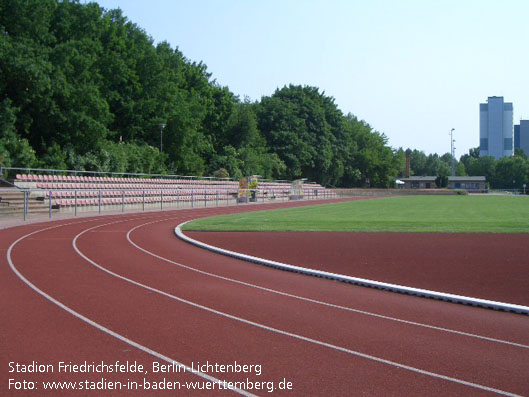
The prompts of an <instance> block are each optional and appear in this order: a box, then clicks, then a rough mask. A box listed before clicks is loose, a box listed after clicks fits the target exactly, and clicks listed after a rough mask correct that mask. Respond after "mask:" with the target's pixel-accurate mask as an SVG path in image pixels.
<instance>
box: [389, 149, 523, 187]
mask: <svg viewBox="0 0 529 397" xmlns="http://www.w3.org/2000/svg"><path fill="white" fill-rule="evenodd" d="M408 154H409V155H410V168H411V174H412V175H422V176H424V175H431V176H440V177H445V176H449V175H451V161H452V156H451V155H450V154H449V153H446V154H444V155H442V156H439V155H437V154H429V155H426V154H425V153H424V152H421V151H418V150H410V149H408ZM397 155H398V156H399V157H405V156H406V153H405V152H404V151H403V150H402V149H399V150H398V152H397ZM454 171H455V174H456V176H485V177H486V178H487V182H488V183H489V186H490V187H491V188H493V189H523V185H524V184H526V185H529V159H528V158H527V156H526V155H525V153H524V152H523V150H520V149H516V150H515V154H514V156H513V157H503V158H501V159H495V158H494V157H492V156H483V157H480V156H479V147H477V148H472V149H470V150H469V152H468V153H467V154H464V155H462V156H461V157H460V159H459V161H457V160H456V159H454ZM445 180H446V179H445ZM528 190H529V189H528Z"/></svg>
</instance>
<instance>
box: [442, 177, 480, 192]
mask: <svg viewBox="0 0 529 397" xmlns="http://www.w3.org/2000/svg"><path fill="white" fill-rule="evenodd" d="M447 187H448V189H465V190H487V179H486V178H485V177H484V176H449V177H448V186H447Z"/></svg>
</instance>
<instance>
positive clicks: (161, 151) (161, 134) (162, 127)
mask: <svg viewBox="0 0 529 397" xmlns="http://www.w3.org/2000/svg"><path fill="white" fill-rule="evenodd" d="M164 128H165V124H163V123H162V124H160V166H162V165H163V156H162V153H163V129H164ZM161 172H162V169H161V168H160V173H161Z"/></svg>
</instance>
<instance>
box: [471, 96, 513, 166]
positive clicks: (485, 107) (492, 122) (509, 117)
mask: <svg viewBox="0 0 529 397" xmlns="http://www.w3.org/2000/svg"><path fill="white" fill-rule="evenodd" d="M513 153H514V142H513V106H512V103H511V102H504V101H503V97H501V96H500V97H496V96H493V97H489V98H488V100H487V103H480V105H479V156H480V157H482V156H493V157H495V158H497V159H499V158H501V157H507V156H512V155H513Z"/></svg>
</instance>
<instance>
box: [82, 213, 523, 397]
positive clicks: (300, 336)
mask: <svg viewBox="0 0 529 397" xmlns="http://www.w3.org/2000/svg"><path fill="white" fill-rule="evenodd" d="M113 223H117V222H111V223H107V224H103V225H98V226H94V227H91V228H88V229H86V230H84V231H82V232H81V233H79V234H77V235H76V236H75V238H74V239H73V241H72V246H73V248H74V250H75V251H76V252H77V253H78V254H79V256H81V257H82V258H83V259H85V260H86V261H87V262H88V263H90V264H92V265H93V266H95V267H97V268H98V269H100V270H102V271H104V272H106V273H108V274H110V275H112V276H114V277H116V278H119V279H121V280H123V281H126V282H128V283H131V284H133V285H136V286H138V287H141V288H145V289H146V290H148V291H152V292H155V293H157V294H160V295H162V296H165V297H167V298H170V299H173V300H176V301H178V302H181V303H184V304H187V305H190V306H192V307H195V308H197V309H201V310H204V311H207V312H209V313H213V314H216V315H218V316H221V317H225V318H229V319H231V320H234V321H238V322H241V323H244V324H248V325H251V326H253V327H256V328H260V329H264V330H266V331H270V332H274V333H277V334H280V335H284V336H289V337H291V338H294V339H299V340H302V341H305V342H309V343H312V344H315V345H318V346H323V347H327V348H330V349H333V350H337V351H340V352H343V353H347V354H351V355H354V356H357V357H362V358H365V359H368V360H372V361H375V362H378V363H382V364H386V365H390V366H393V367H397V368H401V369H405V370H408V371H411V372H415V373H419V374H421V375H427V376H431V377H433V378H437V379H442V380H446V381H449V382H453V383H458V384H462V385H465V386H469V387H473V388H476V389H480V390H485V391H489V392H493V393H497V394H500V395H504V396H512V397H515V396H516V397H519V395H517V394H513V393H509V392H506V391H504V390H499V389H495V388H492V387H488V386H483V385H480V384H477V383H472V382H467V381H465V380H461V379H457V378H452V377H450V376H445V375H440V374H436V373H435V372H430V371H426V370H422V369H419V368H415V367H412V366H409V365H405V364H400V363H397V362H395V361H390V360H385V359H383V358H379V357H376V356H372V355H369V354H365V353H361V352H358V351H355V350H351V349H347V348H344V347H340V346H336V345H333V344H330V343H326V342H322V341H319V340H316V339H312V338H308V337H306V336H302V335H298V334H294V333H292V332H287V331H283V330H280V329H277V328H273V327H269V326H267V325H264V324H260V323H257V322H254V321H250V320H247V319H244V318H242V317H237V316H234V315H231V314H228V313H224V312H221V311H219V310H215V309H212V308H210V307H207V306H204V305H200V304H198V303H195V302H191V301H189V300H186V299H184V298H180V297H178V296H175V295H171V294H169V293H167V292H165V291H161V290H159V289H156V288H153V287H150V286H148V285H145V284H142V283H140V282H138V281H134V280H132V279H129V278H127V277H124V276H122V275H120V274H117V273H115V272H113V271H111V270H109V269H107V268H105V267H103V266H101V265H99V264H98V263H96V262H95V261H93V260H91V259H90V258H88V257H87V256H86V255H84V254H83V253H82V252H81V251H80V250H79V248H78V247H77V240H78V238H79V237H81V236H82V235H83V234H85V233H87V232H89V231H91V230H93V229H96V228H98V227H102V226H108V225H110V224H113Z"/></svg>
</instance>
